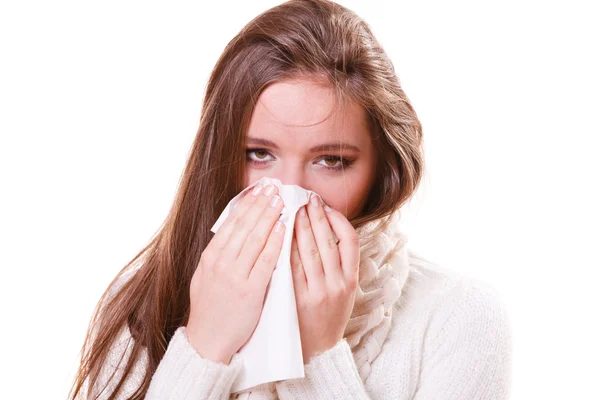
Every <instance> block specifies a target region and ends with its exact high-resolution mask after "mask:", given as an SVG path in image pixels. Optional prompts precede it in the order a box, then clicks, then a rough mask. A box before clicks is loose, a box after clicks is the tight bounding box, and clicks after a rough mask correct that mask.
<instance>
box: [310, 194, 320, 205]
mask: <svg viewBox="0 0 600 400" xmlns="http://www.w3.org/2000/svg"><path fill="white" fill-rule="evenodd" d="M310 204H312V205H313V207H317V206H318V205H319V199H317V195H316V194H313V195H312V196H311V198H310Z"/></svg>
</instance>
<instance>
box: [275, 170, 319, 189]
mask: <svg viewBox="0 0 600 400" xmlns="http://www.w3.org/2000/svg"><path fill="white" fill-rule="evenodd" d="M274 174H275V175H274V178H277V179H279V180H280V181H281V183H282V184H284V185H297V186H300V187H302V188H304V189H309V190H310V188H309V187H308V186H310V182H308V179H307V175H306V171H305V170H304V168H302V166H301V165H296V164H295V163H289V164H287V165H282V166H281V168H278V170H277V171H276V172H274Z"/></svg>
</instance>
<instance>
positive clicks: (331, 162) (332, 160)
mask: <svg viewBox="0 0 600 400" xmlns="http://www.w3.org/2000/svg"><path fill="white" fill-rule="evenodd" d="M322 161H325V164H326V165H325V166H326V167H327V168H336V167H338V165H337V164H338V163H342V164H343V159H341V158H340V157H335V156H325V157H323V159H322Z"/></svg>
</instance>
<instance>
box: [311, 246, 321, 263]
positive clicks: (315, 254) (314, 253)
mask: <svg viewBox="0 0 600 400" xmlns="http://www.w3.org/2000/svg"><path fill="white" fill-rule="evenodd" d="M308 257H309V258H310V259H311V260H318V259H319V257H320V254H319V249H318V248H317V247H316V246H311V248H310V249H308Z"/></svg>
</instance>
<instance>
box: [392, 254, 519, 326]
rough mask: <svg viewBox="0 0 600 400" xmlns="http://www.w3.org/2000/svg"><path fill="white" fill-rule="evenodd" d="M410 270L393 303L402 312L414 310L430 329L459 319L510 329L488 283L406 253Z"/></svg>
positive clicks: (498, 298) (497, 296)
mask: <svg viewBox="0 0 600 400" xmlns="http://www.w3.org/2000/svg"><path fill="white" fill-rule="evenodd" d="M409 263H410V271H409V274H408V278H407V281H406V283H405V285H404V288H403V291H402V295H401V296H400V299H399V300H398V302H397V303H396V310H397V311H400V315H399V318H402V315H403V312H404V314H411V313H417V314H419V315H421V316H422V317H423V319H424V320H426V322H427V325H428V326H429V328H430V329H432V330H440V329H442V328H443V327H448V324H457V323H460V324H462V325H463V326H464V328H467V327H469V326H471V325H478V326H482V327H485V326H489V325H491V326H493V327H495V329H498V333H499V334H500V333H501V332H500V331H507V330H510V319H509V316H508V313H507V310H506V307H505V304H504V302H503V300H502V296H501V294H500V293H499V292H498V291H497V290H496V289H495V287H494V286H492V285H491V284H490V283H488V282H486V281H483V280H480V279H477V278H475V277H472V276H468V275H466V274H463V273H460V272H457V271H454V270H452V269H449V268H446V267H443V266H441V265H438V264H436V263H433V262H431V261H428V260H426V259H425V258H423V257H421V256H419V255H416V254H415V253H410V257H409Z"/></svg>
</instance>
